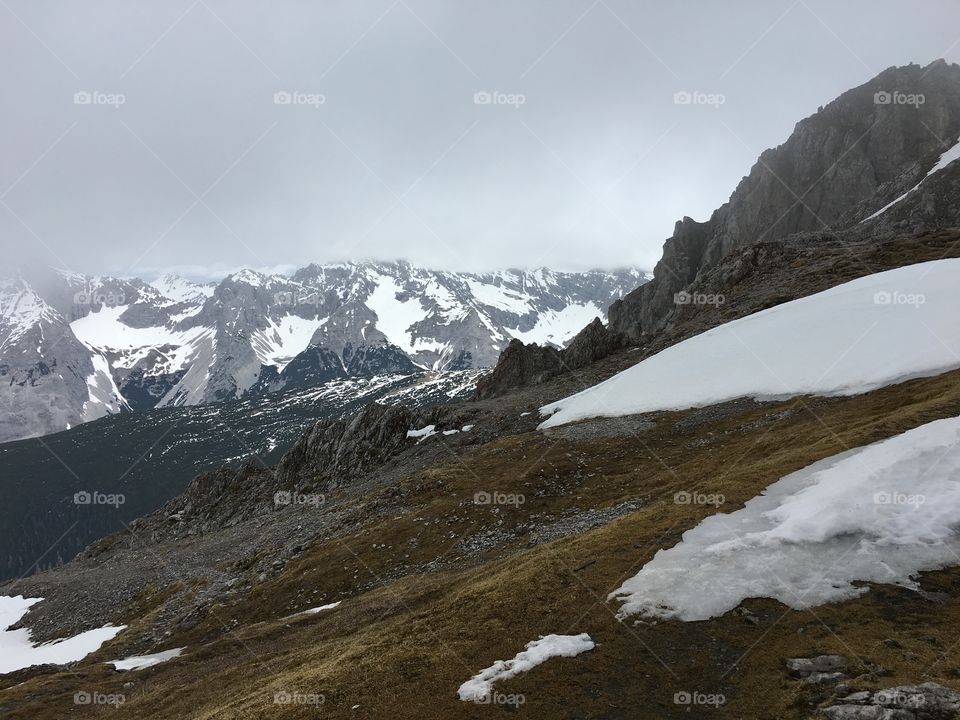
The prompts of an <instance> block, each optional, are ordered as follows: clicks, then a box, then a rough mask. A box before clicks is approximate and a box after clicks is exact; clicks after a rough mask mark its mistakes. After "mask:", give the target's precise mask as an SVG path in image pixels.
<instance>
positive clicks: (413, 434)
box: [407, 425, 437, 442]
mask: <svg viewBox="0 0 960 720" xmlns="http://www.w3.org/2000/svg"><path fill="white" fill-rule="evenodd" d="M436 427H437V426H436V425H427V426H425V427H422V428H420V429H419V430H407V437H408V438H419V440H418V441H417V442H420V441H422V440H426V439H427V438H428V437H430V436H431V435H436V434H437V430H436Z"/></svg>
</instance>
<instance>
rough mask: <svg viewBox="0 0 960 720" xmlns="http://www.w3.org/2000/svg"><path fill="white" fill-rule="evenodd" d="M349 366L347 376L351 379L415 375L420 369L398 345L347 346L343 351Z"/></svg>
mask: <svg viewBox="0 0 960 720" xmlns="http://www.w3.org/2000/svg"><path fill="white" fill-rule="evenodd" d="M343 356H344V360H345V362H346V365H347V375H349V376H351V377H372V376H374V375H389V374H393V373H401V374H404V373H413V372H417V371H418V370H419V369H420V368H418V367H417V366H416V365H414V364H413V361H412V360H410V358H409V357H407V355H406V354H405V353H404V352H403V350H401V349H400V348H398V347H397V346H396V345H390V344H389V343H383V344H381V345H361V346H360V347H358V348H356V349H354V347H353V346H352V345H349V344H348V345H347V347H346V348H344V351H343Z"/></svg>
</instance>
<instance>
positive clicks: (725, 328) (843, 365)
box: [540, 259, 960, 428]
mask: <svg viewBox="0 0 960 720" xmlns="http://www.w3.org/2000/svg"><path fill="white" fill-rule="evenodd" d="M958 307H960V260H957V259H951V260H937V261H934V262H927V263H920V264H917V265H910V266H908V267H902V268H897V269H895V270H889V271H887V272H882V273H877V274H875V275H869V276H867V277H863V278H859V279H857V280H853V281H852V282H848V283H845V284H843V285H839V286H837V287H834V288H831V289H829V290H826V291H824V292H821V293H817V294H816V295H811V296H809V297H805V298H801V299H799V300H794V301H792V302H788V303H784V304H783V305H779V306H777V307H773V308H770V309H768V310H764V311H762V312H758V313H755V314H753V315H749V316H747V317H744V318H741V319H739V320H734V321H733V322H729V323H726V324H724V325H720V326H719V327H716V328H714V329H712V330H709V331H707V332H705V333H703V334H702V335H697V336H696V337H692V338H689V339H688V340H685V341H683V342H681V343H678V344H676V345H673V346H672V347H669V348H667V349H666V350H664V351H663V352H660V353H658V354H656V355H654V356H652V357H649V358H647V359H646V360H644V361H642V362H640V363H638V364H637V365H634V366H633V367H631V368H629V369H627V370H624V371H623V372H620V373H618V374H617V375H614V376H613V377H612V378H610V379H609V380H606V381H604V382H602V383H600V384H599V385H595V386H593V387H591V388H587V389H586V390H584V391H582V392H580V393H577V394H576V395H572V396H570V397H568V398H565V399H563V400H560V401H558V402H555V403H551V404H549V405H545V406H544V407H542V408H541V409H540V411H541V413H543V414H544V415H550V417H549V418H548V419H547V420H546V421H545V422H543V423H542V424H541V425H540V427H541V428H546V427H553V426H556V425H562V424H563V423H568V422H573V421H575V420H582V419H584V418H589V417H599V416H605V417H613V416H619V415H630V414H634V413H644V412H652V411H656V410H679V409H683V408H690V407H702V406H706V405H713V404H715V403H719V402H724V401H726V400H732V399H734V398H740V397H753V398H757V399H774V398H784V397H792V396H795V395H805V394H814V395H855V394H858V393H862V392H867V391H870V390H874V389H876V388H879V387H883V386H886V385H892V384H894V383H898V382H902V381H904V380H908V379H910V378H915V377H926V376H931V375H937V374H939V373H942V372H945V371H947V370H950V369H953V368H957V367H960V322H958V321H957V308H958Z"/></svg>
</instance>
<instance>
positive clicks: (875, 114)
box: [609, 60, 960, 338]
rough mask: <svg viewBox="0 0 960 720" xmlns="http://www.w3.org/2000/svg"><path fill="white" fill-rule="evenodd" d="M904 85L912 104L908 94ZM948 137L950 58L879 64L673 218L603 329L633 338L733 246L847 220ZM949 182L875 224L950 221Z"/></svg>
mask: <svg viewBox="0 0 960 720" xmlns="http://www.w3.org/2000/svg"><path fill="white" fill-rule="evenodd" d="M884 93H885V94H886V95H884ZM911 95H913V96H917V97H919V96H922V98H923V102H922V104H910V103H908V102H906V101H907V100H909V96H911ZM887 99H888V100H889V102H884V100H887ZM901 100H903V102H901ZM958 136H960V66H957V65H950V64H947V63H945V62H944V61H942V60H938V61H936V62H934V63H932V64H931V65H929V66H927V67H920V66H919V65H908V66H906V67H899V68H889V69H888V70H885V71H884V72H882V73H880V75H878V76H877V77H875V78H874V79H873V80H871V81H870V82H868V83H866V84H864V85H861V86H860V87H857V88H854V89H853V90H850V91H848V92H845V93H844V94H843V95H841V96H840V97H838V98H837V99H836V100H834V101H833V102H831V103H830V104H828V105H826V106H825V107H823V108H822V109H821V110H819V111H818V112H817V113H816V114H814V115H812V116H810V117H808V118H806V119H804V120H801V121H800V122H799V123H797V126H796V128H795V129H794V131H793V133H792V134H791V136H790V137H789V139H788V140H787V141H786V142H785V143H784V144H783V145H780V146H779V147H777V148H774V149H771V150H767V151H765V152H764V153H763V154H761V156H760V158H759V159H758V161H757V163H756V164H755V165H754V166H753V168H752V169H751V171H750V174H749V175H748V176H747V177H745V178H744V179H743V180H742V181H741V182H740V184H739V185H738V186H737V188H736V190H735V191H734V192H733V194H732V195H731V196H730V200H729V201H728V202H727V203H726V204H724V205H723V206H722V207H720V208H719V209H717V210H716V211H715V212H714V213H713V215H711V217H710V219H709V220H707V221H706V222H702V223H699V222H696V221H694V220H692V219H691V218H689V217H685V218H684V219H683V220H681V221H679V222H678V223H677V224H676V227H675V228H674V232H673V236H672V237H671V238H669V239H668V240H667V241H666V243H665V244H664V248H663V257H662V259H661V260H660V262H659V263H657V266H656V268H655V269H654V279H653V280H652V281H651V282H650V283H648V284H646V285H645V286H643V287H641V288H638V289H637V290H635V291H633V292H632V293H630V294H628V295H627V296H625V297H624V298H623V299H622V300H620V301H616V302H614V303H613V305H612V306H611V307H610V310H609V319H610V327H611V329H613V330H614V331H617V332H621V333H624V334H626V335H628V336H630V337H632V338H641V337H644V336H650V335H652V334H654V333H656V332H657V331H658V330H660V329H661V328H662V327H664V325H666V324H667V323H668V322H669V320H670V317H671V315H672V314H673V312H674V310H675V308H676V304H675V302H674V296H675V294H676V293H679V292H681V291H683V290H684V289H685V288H686V287H687V286H688V285H690V283H692V282H693V281H694V280H695V279H696V278H697V277H698V276H700V275H701V274H702V273H704V272H706V271H708V270H709V269H710V268H713V267H715V266H716V265H717V264H718V263H719V261H720V260H721V259H722V258H724V257H726V256H728V255H730V254H731V253H732V252H735V251H736V250H738V249H740V248H743V247H745V246H748V245H752V244H754V243H758V242H761V241H765V240H776V239H778V238H782V237H785V236H787V235H790V234H793V233H798V232H804V231H832V230H840V229H843V228H849V227H852V226H853V225H855V224H857V223H859V222H860V221H862V220H864V219H865V218H867V217H868V216H869V215H870V214H871V213H873V212H875V211H877V210H879V209H881V208H882V207H883V206H885V205H886V204H887V203H889V202H890V201H892V200H894V199H896V198H898V197H900V196H901V195H903V193H905V192H907V191H908V190H910V188H912V187H914V186H916V185H917V183H918V182H920V181H921V180H922V179H923V178H924V177H925V176H926V174H927V173H928V172H929V171H930V170H931V168H932V167H933V166H934V165H935V164H936V162H937V160H938V159H939V158H940V156H941V155H942V154H943V153H944V151H945V150H947V149H949V148H950V147H952V146H953V145H955V144H956V142H957V140H958ZM937 180H938V181H940V180H941V178H937ZM918 190H920V189H918ZM945 190H949V192H944V191H945ZM953 190H954V188H953V185H952V183H951V186H950V188H947V187H944V186H942V185H939V186H938V187H933V186H930V187H929V188H922V192H920V193H918V194H914V195H915V197H912V198H908V199H909V200H910V201H911V202H910V203H908V205H909V206H910V209H909V210H908V209H907V206H903V207H899V208H898V207H895V208H894V210H895V212H894V213H893V214H891V215H890V216H889V217H883V216H881V217H880V218H878V222H876V226H877V229H878V231H882V230H884V229H887V230H893V229H895V230H899V231H907V230H909V231H912V232H919V231H921V230H924V229H929V228H937V227H945V226H950V225H956V224H958V222H960V215H958V213H957V211H958V209H960V207H958V197H960V196H958V195H957V194H956V193H955V192H953Z"/></svg>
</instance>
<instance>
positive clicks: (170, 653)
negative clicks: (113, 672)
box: [107, 647, 183, 670]
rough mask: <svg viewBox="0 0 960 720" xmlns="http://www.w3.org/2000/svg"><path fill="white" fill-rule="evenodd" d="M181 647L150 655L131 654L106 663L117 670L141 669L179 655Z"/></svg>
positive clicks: (181, 651)
mask: <svg viewBox="0 0 960 720" xmlns="http://www.w3.org/2000/svg"><path fill="white" fill-rule="evenodd" d="M182 653H183V648H182V647H179V648H171V649H170V650H164V651H163V652H158V653H152V654H150V655H131V656H130V657H128V658H124V659H123V660H111V661H110V662H109V663H107V664H108V665H113V667H114V668H116V669H117V670H143V669H144V668H148V667H153V666H154V665H159V664H160V663H164V662H166V661H167V660H172V659H173V658H176V657H180V655H181V654H182Z"/></svg>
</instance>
